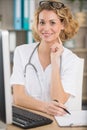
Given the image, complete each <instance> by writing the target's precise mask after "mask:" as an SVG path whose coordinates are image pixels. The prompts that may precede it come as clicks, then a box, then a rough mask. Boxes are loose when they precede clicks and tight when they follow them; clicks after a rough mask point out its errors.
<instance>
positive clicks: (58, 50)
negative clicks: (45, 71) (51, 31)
mask: <svg viewBox="0 0 87 130" xmlns="http://www.w3.org/2000/svg"><path fill="white" fill-rule="evenodd" d="M58 41H59V42H57V43H55V44H53V45H52V46H51V61H54V60H55V61H58V58H59V57H60V56H61V54H62V53H63V51H64V49H63V45H62V42H61V40H60V38H58Z"/></svg>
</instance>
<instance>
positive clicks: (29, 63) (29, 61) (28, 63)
mask: <svg viewBox="0 0 87 130" xmlns="http://www.w3.org/2000/svg"><path fill="white" fill-rule="evenodd" d="M39 45H40V43H38V44H37V45H36V46H35V48H34V49H33V51H32V53H31V55H30V57H29V60H28V62H27V64H26V65H25V68H24V77H26V70H27V67H28V66H31V67H32V68H33V69H34V71H35V73H36V76H37V78H38V80H39V77H38V71H37V69H36V67H35V66H34V65H33V64H32V63H31V59H32V56H33V54H34V52H35V51H36V49H37V48H38V46H39ZM61 58H62V57H60V71H61V64H62V63H61V62H62V59H61ZM39 82H40V80H39Z"/></svg>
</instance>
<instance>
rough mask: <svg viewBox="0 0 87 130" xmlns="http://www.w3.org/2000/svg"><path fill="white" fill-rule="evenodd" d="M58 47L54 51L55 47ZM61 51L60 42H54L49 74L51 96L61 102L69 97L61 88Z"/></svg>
mask: <svg viewBox="0 0 87 130" xmlns="http://www.w3.org/2000/svg"><path fill="white" fill-rule="evenodd" d="M56 47H58V49H57V50H56V51H55V48H56ZM62 52H63V47H62V43H61V42H60V43H59V44H58V43H57V44H54V45H53V46H52V48H51V65H52V76H51V98H52V99H57V100H58V101H59V102H61V103H63V104H64V103H65V102H66V101H67V100H68V98H69V96H70V95H69V93H66V92H65V91H64V89H63V86H62V83H61V78H60V65H59V61H60V56H61V54H62Z"/></svg>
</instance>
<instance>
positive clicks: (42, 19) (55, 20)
mask: <svg viewBox="0 0 87 130" xmlns="http://www.w3.org/2000/svg"><path fill="white" fill-rule="evenodd" d="M39 20H43V21H45V19H39ZM58 20H59V19H50V20H49V21H58Z"/></svg>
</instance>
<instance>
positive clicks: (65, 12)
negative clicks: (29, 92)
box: [32, 0, 79, 42]
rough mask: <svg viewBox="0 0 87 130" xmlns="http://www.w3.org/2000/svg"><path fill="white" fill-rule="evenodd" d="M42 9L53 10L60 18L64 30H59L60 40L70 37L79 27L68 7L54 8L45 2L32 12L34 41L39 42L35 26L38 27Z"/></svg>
mask: <svg viewBox="0 0 87 130" xmlns="http://www.w3.org/2000/svg"><path fill="white" fill-rule="evenodd" d="M49 1H52V2H54V1H56V0H49ZM56 2H57V1H56ZM43 10H48V11H53V12H55V13H56V14H57V15H58V17H59V18H60V20H61V22H62V23H63V25H64V30H61V32H60V39H61V41H62V42H64V41H66V40H68V39H70V38H72V37H73V36H74V35H75V34H76V33H77V31H78V28H79V25H78V22H77V21H76V19H74V17H73V15H72V13H71V11H70V9H69V8H68V7H67V6H65V5H64V7H62V8H60V9H55V8H53V7H52V6H49V4H47V3H45V4H44V5H43V6H39V7H38V8H37V10H36V11H35V14H34V20H33V25H32V34H33V37H34V40H35V41H37V42H41V38H40V36H39V35H38V29H37V27H38V22H39V14H40V12H41V11H43Z"/></svg>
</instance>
